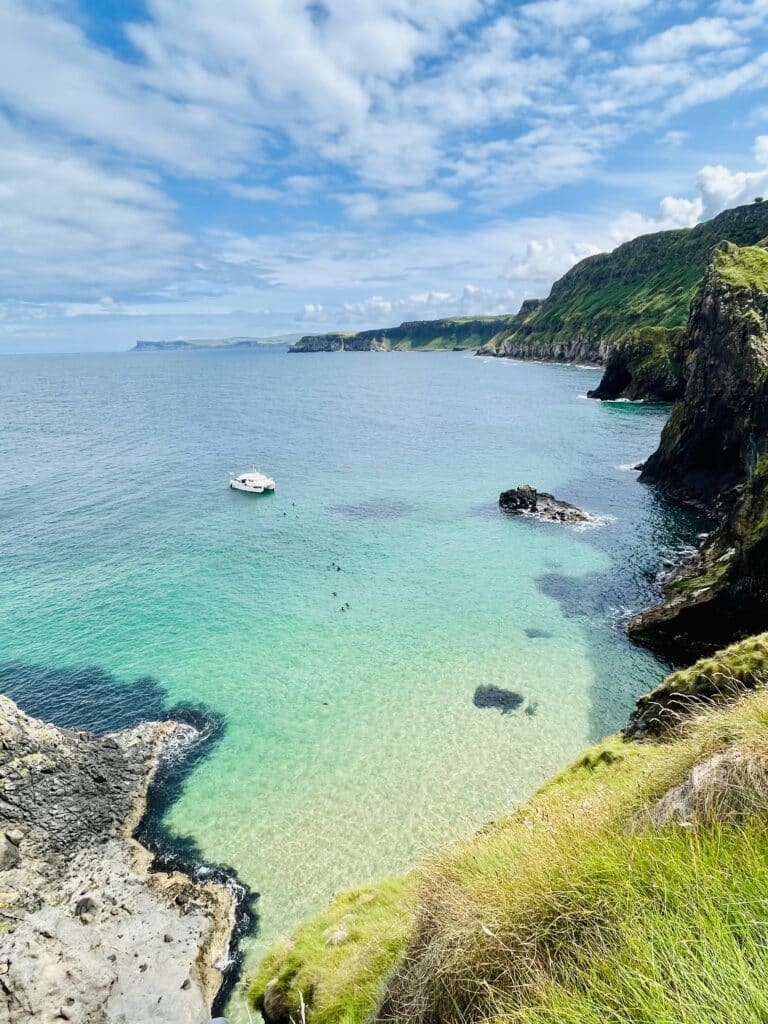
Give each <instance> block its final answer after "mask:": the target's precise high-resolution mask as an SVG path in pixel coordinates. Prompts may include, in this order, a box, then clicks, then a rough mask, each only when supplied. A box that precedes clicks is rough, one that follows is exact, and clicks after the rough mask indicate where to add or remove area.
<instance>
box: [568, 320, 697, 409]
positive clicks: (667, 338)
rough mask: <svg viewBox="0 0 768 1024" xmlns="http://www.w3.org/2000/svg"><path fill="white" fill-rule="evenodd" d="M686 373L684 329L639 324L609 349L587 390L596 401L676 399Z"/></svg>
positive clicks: (588, 395)
mask: <svg viewBox="0 0 768 1024" xmlns="http://www.w3.org/2000/svg"><path fill="white" fill-rule="evenodd" d="M686 373H687V352H686V349H685V347H684V331H682V330H681V329H679V328H673V329H669V330H667V329H666V328H664V327H641V328H637V329H634V330H630V331H627V333H626V334H625V335H624V336H623V337H622V338H620V339H619V341H617V342H616V345H615V346H614V348H613V349H611V351H610V353H609V355H608V358H607V360H606V363H605V372H604V374H603V376H602V379H601V381H600V383H599V384H598V386H597V387H596V388H595V389H594V390H592V391H588V392H587V397H588V398H597V399H598V400H600V401H616V400H617V399H625V400H626V401H630V402H676V401H677V400H678V399H679V398H681V397H682V395H683V391H684V387H685V379H686Z"/></svg>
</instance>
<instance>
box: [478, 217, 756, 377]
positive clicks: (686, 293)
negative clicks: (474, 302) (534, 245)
mask: <svg viewBox="0 0 768 1024" xmlns="http://www.w3.org/2000/svg"><path fill="white" fill-rule="evenodd" d="M766 234H768V203H753V204H751V205H749V206H739V207H736V208H735V209H733V210H726V211H725V212H724V213H721V214H719V215H718V216H717V217H715V218H713V219H712V220H709V221H706V222H705V223H703V224H698V225H697V226H696V227H694V228H680V229H678V230H675V231H660V232H657V233H656V234H651V235H642V236H641V237H640V238H635V239H633V240H632V241H631V242H625V243H624V244H623V245H620V246H619V247H618V248H617V249H614V250H613V252H610V253H601V254H599V255H597V256H589V257H587V259H584V260H582V261H581V262H580V263H577V264H576V266H575V267H572V268H571V270H569V271H568V272H567V273H566V274H565V275H564V276H563V277H561V278H560V280H559V281H556V282H555V284H554V285H553V286H552V290H551V292H550V293H549V296H548V297H547V298H546V299H545V300H544V301H543V302H541V303H539V304H537V305H535V306H533V308H525V309H523V310H521V311H520V313H518V314H517V315H516V316H514V317H511V318H510V320H509V322H508V324H507V325H506V327H505V328H504V329H503V330H502V331H500V333H499V335H498V336H497V337H496V338H494V339H493V341H492V342H491V343H490V345H489V346H488V348H489V350H490V351H491V352H493V353H494V354H496V355H500V356H505V355H506V356H515V357H517V358H537V357H538V358H545V359H558V360H559V359H563V360H572V359H575V360H584V361H588V362H598V363H603V362H605V360H606V358H607V355H608V353H609V352H610V350H611V348H612V346H613V345H614V344H615V342H616V341H618V339H619V338H621V337H622V335H624V334H625V333H626V332H627V331H628V330H630V329H632V328H638V327H665V328H677V327H683V326H685V323H686V320H687V317H688V307H689V305H690V302H691V298H692V297H693V294H694V292H695V291H696V287H697V286H698V284H699V281H700V280H701V278H702V276H703V274H704V271H705V269H706V267H707V262H708V259H709V253H710V250H711V249H712V247H713V246H714V245H716V244H717V242H720V241H722V240H723V239H726V240H728V241H730V242H735V243H737V244H738V245H755V244H756V243H758V242H760V241H761V240H762V239H763V238H764V237H765V236H766Z"/></svg>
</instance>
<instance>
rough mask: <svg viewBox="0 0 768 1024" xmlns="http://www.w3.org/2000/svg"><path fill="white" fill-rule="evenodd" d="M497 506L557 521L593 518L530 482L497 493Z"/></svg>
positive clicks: (508, 511)
mask: <svg viewBox="0 0 768 1024" xmlns="http://www.w3.org/2000/svg"><path fill="white" fill-rule="evenodd" d="M499 508H500V509H501V511H502V512H507V513H508V514H510V515H527V516H536V517H537V518H538V519H548V520H551V521H553V522H558V523H590V522H594V518H593V517H592V516H591V515H589V513H588V512H584V511H582V510H581V509H580V508H577V507H576V506H575V505H571V504H570V503H569V502H567V501H560V500H559V499H558V498H555V497H554V496H553V495H552V494H547V493H546V492H545V491H537V490H536V488H535V487H532V486H531V485H530V484H522V485H521V486H520V487H513V488H512V489H511V490H509V491H502V493H501V494H500V495H499Z"/></svg>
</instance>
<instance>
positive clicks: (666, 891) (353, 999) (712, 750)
mask: <svg viewBox="0 0 768 1024" xmlns="http://www.w3.org/2000/svg"><path fill="white" fill-rule="evenodd" d="M766 656H767V655H766V638H764V637H763V638H760V642H759V643H755V644H754V645H753V647H752V648H749V647H746V646H744V647H742V650H741V653H740V655H739V658H740V659H741V660H743V661H744V663H745V664H747V663H749V664H752V666H753V667H755V666H762V665H763V664H764V659H765V658H766ZM731 658H733V656H731ZM750 659H754V660H752V661H750ZM719 664H720V663H719V662H717V661H715V662H714V663H713V666H711V667H712V668H717V666H719ZM703 670H704V668H703V666H702V667H701V669H700V671H703ZM688 671H689V672H690V671H691V670H688ZM686 685H693V681H692V680H687V683H686ZM719 755H722V758H721V761H722V764H723V765H726V764H730V765H731V766H733V765H735V766H737V768H733V767H732V768H731V769H729V770H727V771H726V770H725V767H722V768H720V769H717V770H714V774H713V773H712V772H710V774H709V776H708V777H707V778H708V779H709V791H708V795H707V796H706V799H704V800H703V801H702V802H701V803H700V805H697V806H698V810H696V811H695V812H694V811H693V810H691V812H690V814H691V817H690V818H689V825H688V827H686V826H684V825H680V824H666V825H663V824H657V826H656V827H651V825H650V819H649V817H648V814H647V811H646V809H647V808H650V807H652V806H653V805H654V803H655V801H657V800H658V799H659V798H661V797H662V796H663V795H664V794H665V793H667V792H668V791H669V790H670V788H671V787H674V786H676V785H678V784H680V783H682V782H683V781H684V780H685V779H686V778H687V777H688V776H689V773H690V771H691V769H692V768H693V767H694V766H696V765H698V764H701V763H703V762H705V761H707V759H710V758H712V757H713V756H715V757H717V756H719ZM729 758H730V760H728V759H729ZM717 763H718V762H717V761H713V762H712V764H713V765H716V764H717ZM737 769H738V770H737ZM718 771H719V774H718ZM767 792H768V690H762V689H761V690H757V691H754V692H751V693H749V694H746V695H742V696H741V697H740V698H739V699H738V700H736V701H735V702H733V703H731V704H730V705H729V706H728V707H722V708H714V709H712V708H710V709H707V710H706V711H705V713H703V714H701V715H700V716H699V717H697V718H696V719H695V720H693V721H692V722H691V723H690V724H689V726H688V727H687V728H686V729H685V730H684V732H683V733H682V734H681V735H678V736H676V737H675V738H674V739H673V740H670V741H666V742H646V743H633V742H630V741H627V740H624V739H622V738H621V737H620V736H615V737H610V738H609V739H607V740H605V741H603V742H602V743H600V744H598V745H596V746H595V747H592V748H590V749H589V750H587V751H586V752H585V753H584V754H583V755H582V756H581V757H579V758H578V760H577V761H576V762H575V763H574V764H573V765H572V766H571V767H570V768H568V769H566V770H565V771H563V772H561V773H560V774H559V775H557V776H556V777H555V778H554V779H553V780H551V781H550V782H549V783H548V784H547V785H546V786H545V787H543V789H541V790H540V791H539V792H538V793H537V794H536V795H535V796H534V797H532V798H531V800H529V801H528V802H527V803H525V804H524V805H523V806H522V807H520V808H519V809H518V810H517V811H516V812H515V813H513V814H511V815H510V816H508V817H506V818H503V819H501V820H499V821H497V822H494V823H492V824H491V825H488V826H487V827H486V828H485V829H483V830H482V831H481V832H480V833H478V834H477V835H474V836H472V837H470V838H468V839H467V840H465V841H463V842H460V843H457V844H455V845H453V846H452V847H450V848H448V849H446V850H444V851H442V852H440V853H439V854H437V855H436V856H434V857H432V858H431V859H429V860H428V861H427V862H426V863H424V864H422V865H421V866H420V867H419V868H418V870H417V871H416V872H415V874H414V875H412V876H409V877H408V879H405V880H402V881H401V882H397V881H390V882H388V883H386V886H387V887H389V886H394V887H395V888H394V890H389V891H388V895H384V896H383V897H382V898H383V903H382V904H381V905H378V904H376V903H375V902H373V901H371V902H368V903H363V904H360V901H359V895H358V894H359V892H360V890H356V891H355V892H353V893H351V894H348V895H347V896H346V897H342V898H340V901H336V902H335V903H334V904H332V905H331V907H330V908H328V910H327V911H325V912H324V913H323V914H322V915H320V917H319V918H317V919H315V920H314V921H312V922H309V923H308V924H307V925H305V926H304V928H302V929H300V931H299V932H298V933H297V935H296V936H295V937H294V939H293V940H292V942H291V943H289V944H284V945H283V946H281V947H278V948H277V949H276V950H275V951H274V952H273V953H271V954H270V957H269V958H268V960H267V961H266V962H265V964H264V965H263V966H262V968H261V970H260V973H259V977H258V979H257V981H256V984H255V986H254V992H255V993H256V994H257V995H258V993H259V992H261V991H263V988H264V986H265V985H266V983H267V982H268V980H269V979H270V978H272V977H277V978H278V979H279V984H280V985H281V986H283V988H284V989H285V991H286V992H288V993H289V996H290V998H291V999H292V1000H293V1003H292V1005H293V1006H294V1007H296V1006H297V1005H298V1003H299V1001H298V997H297V992H298V991H301V992H303V993H309V999H307V997H306V995H305V1003H306V1007H307V1012H306V1020H307V1021H308V1022H314V1024H318V1022H322V1024H340V1022H343V1024H364V1022H365V1021H367V1020H369V1019H371V1013H372V1011H373V1007H374V1006H375V1005H376V1002H377V999H378V997H379V995H380V994H381V992H382V991H383V990H384V988H385V985H387V982H388V979H389V987H388V988H387V992H388V998H387V1000H386V1001H385V1003H384V1008H385V1011H386V1012H385V1013H384V1014H383V1015H382V1019H386V1020H387V1021H392V1022H395V1024H481V1022H483V1024H491V1022H494V1024H605V1022H610V1024H705V1022H706V1024H758V1022H762V1024H764V1022H765V1021H766V1020H768V835H767V834H766V829H765V825H766V817H765V813H764V812H765V811H768V806H766V802H765V796H766V793H767ZM414 888H415V889H416V890H417V902H416V905H415V917H414V896H413V891H414ZM370 891H371V892H372V893H375V892H376V891H377V890H376V887H374V888H373V889H372V890H370ZM349 914H351V915H352V918H351V920H349V922H348V923H349V924H352V931H353V934H354V939H352V940H351V941H350V942H349V943H348V944H346V946H345V944H344V943H342V944H341V945H339V946H330V947H329V946H328V945H327V939H328V936H329V934H330V932H329V929H331V930H333V929H334V928H335V927H337V926H338V924H339V922H341V921H344V920H346V919H347V915H349ZM408 935H412V938H411V941H410V944H409V945H408V947H407V949H406V951H405V953H404V954H403V953H402V949H403V945H404V943H405V942H406V941H407V936H408ZM295 1019H296V1021H297V1024H298V1021H299V1020H300V1017H299V1016H296V1018H295Z"/></svg>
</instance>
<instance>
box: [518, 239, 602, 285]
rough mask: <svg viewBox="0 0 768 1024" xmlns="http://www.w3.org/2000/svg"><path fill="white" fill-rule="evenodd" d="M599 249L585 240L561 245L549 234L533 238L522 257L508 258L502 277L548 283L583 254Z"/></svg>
mask: <svg viewBox="0 0 768 1024" xmlns="http://www.w3.org/2000/svg"><path fill="white" fill-rule="evenodd" d="M599 251H600V250H599V248H598V247H597V246H595V245H591V244H590V243H589V242H576V243H571V244H570V245H565V246H564V245H563V244H562V242H561V241H555V239H553V238H546V239H544V240H543V241H540V240H539V239H535V238H533V239H531V240H530V241H529V242H528V244H527V246H526V249H525V256H524V258H523V259H521V260H520V259H518V260H510V262H509V265H508V266H507V267H506V269H505V271H504V277H508V278H510V279H513V280H520V281H528V282H546V283H549V284H551V283H552V282H553V281H555V280H556V279H557V278H558V277H562V275H563V274H564V273H565V272H566V270H568V269H569V268H570V267H572V266H573V265H574V264H575V263H578V262H579V261H580V260H583V259H584V258H585V257H586V256H594V254H595V253H597V252H599Z"/></svg>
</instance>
